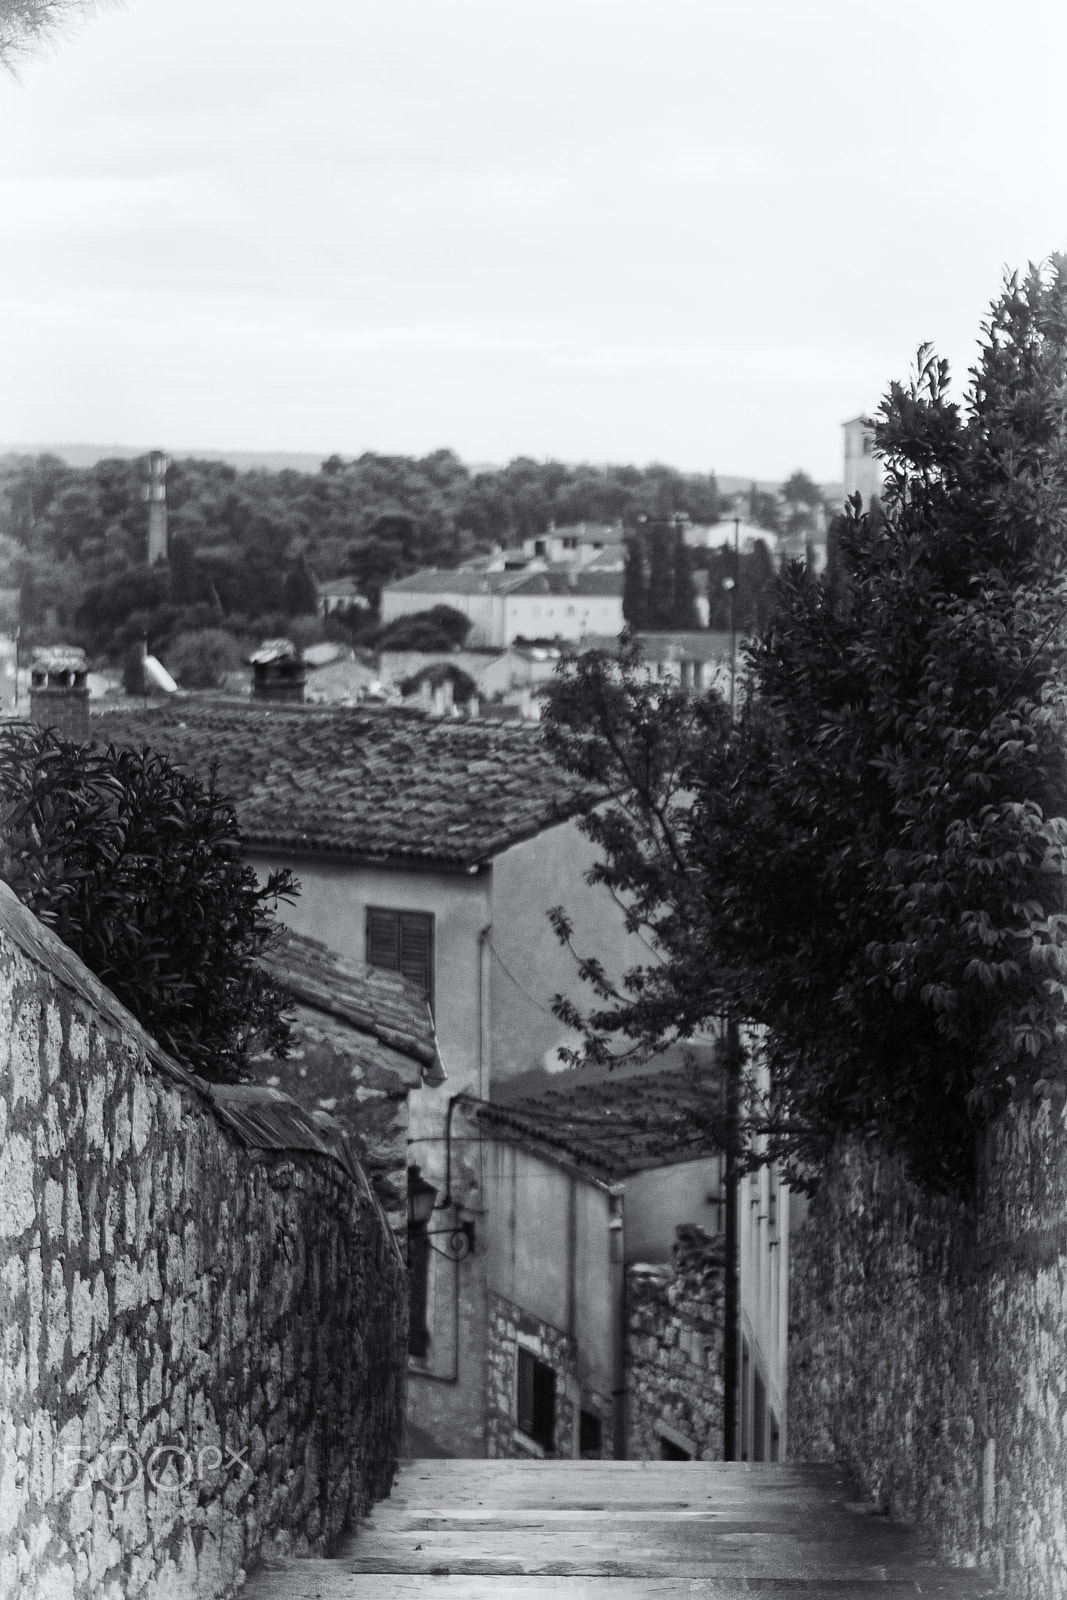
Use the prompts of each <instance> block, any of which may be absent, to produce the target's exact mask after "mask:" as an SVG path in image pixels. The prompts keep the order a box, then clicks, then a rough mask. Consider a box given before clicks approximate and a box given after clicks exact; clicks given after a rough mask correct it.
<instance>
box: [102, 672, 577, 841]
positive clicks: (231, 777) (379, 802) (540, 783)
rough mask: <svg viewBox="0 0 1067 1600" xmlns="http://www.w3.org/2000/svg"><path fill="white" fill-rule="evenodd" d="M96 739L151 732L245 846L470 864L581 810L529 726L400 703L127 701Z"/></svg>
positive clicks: (111, 712) (151, 741) (129, 741)
mask: <svg viewBox="0 0 1067 1600" xmlns="http://www.w3.org/2000/svg"><path fill="white" fill-rule="evenodd" d="M90 731H91V733H92V736H93V738H94V739H96V740H97V741H99V742H100V743H114V744H120V745H132V746H134V747H135V748H141V747H142V746H145V745H148V746H150V747H151V748H152V749H155V750H159V751H161V752H162V753H163V754H165V755H168V756H170V757H171V758H172V760H174V761H176V762H177V763H178V764H180V765H181V766H184V767H187V768H189V769H190V770H192V771H193V772H195V773H197V774H198V775H199V776H200V777H202V778H204V779H206V778H207V777H208V776H209V774H210V772H211V768H212V765H213V764H214V763H217V767H218V786H219V788H220V789H221V790H222V791H223V793H225V794H228V795H229V796H230V797H231V798H232V799H233V801H234V803H235V805H236V807H237V814H238V819H239V821H240V824H241V829H242V832H243V833H244V837H245V840H246V841H247V843H248V844H249V845H251V846H253V847H257V846H258V847H259V848H260V849H264V850H273V851H278V852H282V853H284V852H292V853H296V854H318V853H326V854H330V855H333V856H340V857H342V858H347V859H349V860H353V861H381V862H385V861H396V862H410V863H411V864H412V865H418V864H423V865H430V864H435V863H436V864H440V865H443V866H448V867H454V868H459V869H464V868H466V869H471V868H474V867H476V866H478V865H479V864H481V863H483V862H487V861H489V860H491V859H492V857H493V856H495V855H498V854H499V853H500V852H501V851H502V850H506V849H507V848H508V847H509V846H510V845H513V844H517V843H519V841H520V840H522V839H528V838H531V837H532V836H533V835H534V834H537V833H540V832H542V831H543V830H544V829H545V828H549V827H552V826H554V825H555V824H556V823H558V822H563V821H565V820H566V819H567V818H568V817H570V816H573V815H574V814H575V813H576V812H578V811H581V810H584V809H585V808H586V807H587V806H588V805H589V803H590V798H591V797H590V796H589V795H588V794H587V793H586V792H583V791H582V790H580V789H579V788H578V786H577V785H576V783H575V782H574V780H573V779H571V778H570V777H568V775H567V774H566V773H564V772H562V771H561V770H560V769H559V768H558V767H556V766H554V765H553V763H552V761H551V760H550V758H549V756H548V754H547V752H546V750H545V748H544V746H543V744H542V742H541V739H540V737H539V735H538V733H537V731H536V729H533V728H523V727H514V726H497V725H491V724H487V723H481V722H470V723H445V722H430V721H428V720H426V719H425V718H423V717H420V716H417V715H415V714H413V713H410V712H404V711H388V710H371V711H361V710H349V709H342V708H337V709H333V708H330V709H326V708H323V709H319V708H318V707H315V708H312V707H307V706H301V707H289V706H284V707H283V706H274V707H270V706H256V705H254V704H253V705H239V704H232V703H227V702H224V701H218V700H214V701H212V700H194V699H192V698H191V697H190V698H187V699H183V700H182V701H180V702H178V703H175V702H166V703H163V704H160V705H157V706H151V705H150V706H148V707H144V706H143V705H141V704H140V703H131V702H127V704H126V705H125V706H122V707H118V706H110V707H108V708H107V709H104V710H101V711H99V712H97V713H95V714H94V715H93V718H92V721H91V724H90Z"/></svg>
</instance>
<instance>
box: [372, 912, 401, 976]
mask: <svg viewBox="0 0 1067 1600" xmlns="http://www.w3.org/2000/svg"><path fill="white" fill-rule="evenodd" d="M367 965H368V966H369V967H386V968H388V970H389V971H390V972H398V971H399V970H400V918H399V916H398V914H397V912H395V911H382V910H380V909H379V908H378V907H377V906H368V907H367Z"/></svg>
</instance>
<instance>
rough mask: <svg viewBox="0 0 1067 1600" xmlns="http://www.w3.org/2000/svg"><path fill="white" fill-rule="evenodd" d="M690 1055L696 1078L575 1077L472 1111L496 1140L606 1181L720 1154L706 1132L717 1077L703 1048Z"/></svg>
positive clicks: (674, 1074)
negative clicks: (697, 1071) (695, 1064)
mask: <svg viewBox="0 0 1067 1600" xmlns="http://www.w3.org/2000/svg"><path fill="white" fill-rule="evenodd" d="M694 1053H695V1054H696V1056H697V1059H698V1061H700V1063H701V1073H700V1076H699V1078H696V1079H695V1078H694V1077H693V1076H692V1075H690V1074H689V1073H687V1072H685V1071H683V1070H680V1069H679V1068H678V1067H677V1066H674V1067H671V1068H668V1069H666V1070H661V1071H654V1070H653V1071H646V1072H642V1073H638V1074H635V1075H633V1076H629V1077H623V1076H618V1075H615V1074H609V1075H606V1076H605V1075H598V1076H594V1077H592V1078H580V1077H579V1075H577V1074H576V1075H575V1076H576V1078H577V1079H578V1081H571V1082H568V1083H562V1084H561V1085H560V1086H559V1087H558V1088H557V1087H555V1086H553V1087H551V1088H545V1089H542V1090H540V1091H538V1092H536V1093H534V1094H527V1095H525V1096H523V1097H522V1098H520V1099H515V1100H511V1101H508V1102H504V1103H497V1102H493V1103H491V1104H486V1105H480V1106H479V1107H478V1110H477V1113H476V1114H477V1116H478V1118H479V1120H480V1121H482V1122H484V1123H485V1124H486V1125H487V1127H488V1128H490V1129H491V1130H492V1132H494V1133H495V1134H497V1135H498V1136H499V1137H501V1138H504V1139H510V1140H512V1141H515V1142H517V1143H519V1144H522V1145H524V1146H526V1147H527V1148H529V1149H531V1150H533V1151H534V1152H535V1153H540V1154H543V1155H546V1156H548V1157H549V1158H550V1159H553V1160H557V1161H559V1160H562V1161H563V1162H565V1163H566V1164H568V1165H577V1166H579V1167H585V1168H588V1169H589V1170H590V1172H591V1173H592V1175H593V1176H595V1177H598V1178H600V1179H606V1180H609V1181H617V1180H618V1179H620V1178H624V1177H626V1176H627V1175H628V1174H629V1173H633V1172H640V1171H643V1170H644V1169H646V1168H648V1167H663V1166H673V1165H675V1164H676V1163H677V1162H681V1161H696V1160H698V1159H699V1157H701V1156H704V1155H712V1154H715V1153H717V1152H718V1150H719V1148H720V1146H719V1144H718V1143H717V1141H716V1138H715V1135H714V1132H713V1130H712V1126H711V1118H712V1117H713V1115H714V1113H715V1111H716V1109H717V1106H718V1099H719V1079H718V1077H717V1075H716V1073H715V1069H714V1053H713V1051H712V1049H711V1047H710V1046H698V1047H696V1050H695V1052H694Z"/></svg>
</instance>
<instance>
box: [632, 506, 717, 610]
mask: <svg viewBox="0 0 1067 1600" xmlns="http://www.w3.org/2000/svg"><path fill="white" fill-rule="evenodd" d="M622 610H623V616H624V617H625V618H626V621H627V622H628V623H629V625H630V627H631V628H638V629H639V628H650V629H653V630H655V629H663V628H665V629H670V628H699V627H700V614H699V612H698V610H697V597H696V589H695V587H694V584H693V569H692V564H691V562H690V559H689V551H688V550H687V549H686V545H685V539H684V537H683V531H682V526H681V524H680V523H667V522H654V523H646V524H642V525H640V526H639V527H638V528H637V529H635V531H634V532H633V533H632V534H631V535H630V537H629V538H628V539H627V541H626V567H625V572H624V576H623V593H622Z"/></svg>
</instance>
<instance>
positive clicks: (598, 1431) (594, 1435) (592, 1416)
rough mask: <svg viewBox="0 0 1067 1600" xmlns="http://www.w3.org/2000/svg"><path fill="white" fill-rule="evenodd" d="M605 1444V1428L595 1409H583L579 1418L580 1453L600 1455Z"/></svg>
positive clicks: (583, 1454)
mask: <svg viewBox="0 0 1067 1600" xmlns="http://www.w3.org/2000/svg"><path fill="white" fill-rule="evenodd" d="M603 1446H604V1429H603V1425H602V1424H601V1421H600V1418H599V1417H598V1416H597V1414H596V1412H595V1411H583V1412H582V1413H581V1414H580V1416H579V1418H578V1454H579V1455H580V1456H599V1454H600V1452H601V1450H602V1449H603Z"/></svg>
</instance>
